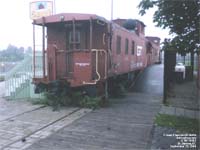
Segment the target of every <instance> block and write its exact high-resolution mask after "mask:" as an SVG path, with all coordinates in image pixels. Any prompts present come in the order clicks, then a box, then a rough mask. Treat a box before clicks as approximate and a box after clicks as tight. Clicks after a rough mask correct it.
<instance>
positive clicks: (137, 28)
mask: <svg viewBox="0 0 200 150" xmlns="http://www.w3.org/2000/svg"><path fill="white" fill-rule="evenodd" d="M113 22H115V23H116V24H118V25H120V26H122V27H124V28H126V29H127V30H129V31H132V32H135V33H136V34H137V35H138V36H144V35H145V27H146V25H145V24H144V23H143V22H142V21H140V20H137V19H116V20H113Z"/></svg>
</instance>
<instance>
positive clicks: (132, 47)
mask: <svg viewBox="0 0 200 150" xmlns="http://www.w3.org/2000/svg"><path fill="white" fill-rule="evenodd" d="M131 54H132V55H134V54H135V42H134V41H132V44H131Z"/></svg>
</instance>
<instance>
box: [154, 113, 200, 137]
mask: <svg viewBox="0 0 200 150" xmlns="http://www.w3.org/2000/svg"><path fill="white" fill-rule="evenodd" d="M155 123H156V124H157V125H158V126H164V127H171V128H174V129H176V130H177V131H179V132H181V133H199V123H200V121H199V120H197V119H189V118H185V117H177V116H172V115H166V114H159V115H157V116H156V119H155Z"/></svg>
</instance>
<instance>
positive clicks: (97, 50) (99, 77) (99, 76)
mask: <svg viewBox="0 0 200 150" xmlns="http://www.w3.org/2000/svg"><path fill="white" fill-rule="evenodd" d="M91 51H92V52H95V53H96V69H95V70H96V74H97V76H98V78H97V79H95V80H94V81H93V82H85V81H83V84H91V85H93V84H97V82H98V81H99V80H100V79H101V75H100V73H99V72H98V52H104V54H105V59H106V60H105V76H104V79H106V78H107V51H106V50H104V49H92V50H91Z"/></svg>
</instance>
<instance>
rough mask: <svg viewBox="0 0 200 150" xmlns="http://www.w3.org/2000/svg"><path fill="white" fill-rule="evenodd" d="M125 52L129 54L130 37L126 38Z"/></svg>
mask: <svg viewBox="0 0 200 150" xmlns="http://www.w3.org/2000/svg"><path fill="white" fill-rule="evenodd" d="M125 43H126V44H125V54H128V44H129V41H128V39H126V41H125Z"/></svg>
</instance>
